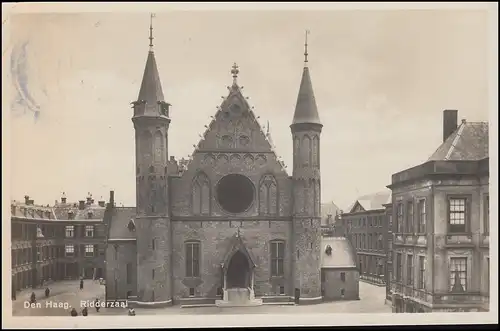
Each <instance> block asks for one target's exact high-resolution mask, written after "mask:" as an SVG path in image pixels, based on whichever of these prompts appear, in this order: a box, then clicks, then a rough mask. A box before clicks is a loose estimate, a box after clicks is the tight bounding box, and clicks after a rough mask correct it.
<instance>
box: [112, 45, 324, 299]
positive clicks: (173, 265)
mask: <svg viewBox="0 0 500 331" xmlns="http://www.w3.org/2000/svg"><path fill="white" fill-rule="evenodd" d="M151 38H152V37H151ZM151 40H152V39H151ZM306 50H307V48H306ZM231 73H232V75H233V82H232V85H231V86H230V87H228V90H229V93H228V95H227V96H226V97H225V98H223V99H224V100H223V102H222V104H221V105H220V107H218V110H217V112H216V113H215V114H214V116H213V117H212V121H211V122H210V123H208V125H206V131H205V133H204V135H203V138H202V140H201V141H200V142H199V143H198V144H197V145H195V150H194V152H193V155H192V157H191V158H190V159H189V160H188V162H187V164H184V165H182V166H181V165H180V162H177V161H176V160H175V159H174V158H172V157H169V156H168V141H169V138H168V131H169V126H170V123H171V120H173V119H172V118H171V117H170V104H169V103H167V102H166V101H165V99H164V96H163V90H162V87H161V83H160V77H159V74H158V70H157V66H156V60H155V54H154V51H153V49H152V45H150V51H149V53H148V56H147V61H146V67H145V70H144V74H143V80H142V85H141V88H140V91H139V96H138V98H137V101H135V102H133V117H132V122H133V124H134V128H135V132H136V135H135V138H136V170H137V173H136V194H137V199H136V201H137V205H136V213H135V215H134V212H133V211H132V210H128V211H122V212H116V214H113V217H112V220H111V227H110V236H109V239H108V246H107V250H106V261H107V268H106V292H107V296H108V298H110V299H125V298H129V299H130V302H131V303H134V304H136V305H138V306H147V307H150V306H161V305H169V304H173V303H183V302H195V301H197V302H201V301H203V302H212V303H213V302H214V301H215V300H216V299H217V300H219V301H218V302H227V301H228V299H230V296H231V295H232V294H231V293H233V292H234V291H236V292H238V291H240V290H241V291H240V292H244V293H240V292H238V293H239V294H241V295H244V296H246V297H247V298H248V299H249V301H252V300H253V298H254V297H258V298H259V297H260V298H262V300H266V298H269V297H276V296H282V297H294V296H296V295H297V296H299V293H300V302H301V303H315V302H320V301H321V300H322V297H321V284H320V282H321V275H320V249H321V248H320V247H321V229H320V222H321V204H320V201H321V200H320V185H321V184H320V179H321V176H320V134H321V129H322V124H321V122H320V120H319V116H318V110H317V107H316V102H315V98H314V93H313V89H312V84H311V79H310V74H309V68H308V67H307V51H306V61H305V65H304V68H303V70H302V80H301V83H300V88H299V93H298V98H297V104H296V108H295V113H294V116H293V121H292V123H291V125H290V128H291V139H292V141H293V156H294V157H293V163H294V164H293V174H292V176H289V174H288V173H287V172H286V170H285V168H284V165H283V163H281V162H280V161H279V159H278V157H277V155H276V153H275V152H274V149H273V147H272V144H271V143H270V139H269V138H270V137H269V135H266V134H265V133H264V130H262V128H261V126H260V124H259V123H258V121H257V116H256V115H255V113H254V112H253V110H252V107H250V106H249V104H248V103H247V100H246V98H245V97H244V96H243V94H242V88H241V87H240V86H239V84H238V81H237V78H238V73H239V70H238V67H237V66H236V64H235V65H234V66H233V68H232V71H231ZM183 113H184V112H179V113H178V114H179V116H182V114H183ZM290 115H292V114H290ZM186 116H188V115H186ZM172 125H175V121H174V122H173V123H172ZM123 284H125V286H123Z"/></svg>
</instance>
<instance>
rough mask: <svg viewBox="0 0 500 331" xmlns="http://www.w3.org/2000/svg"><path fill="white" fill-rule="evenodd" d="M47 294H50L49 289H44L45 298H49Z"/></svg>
mask: <svg viewBox="0 0 500 331" xmlns="http://www.w3.org/2000/svg"><path fill="white" fill-rule="evenodd" d="M49 294H50V290H49V288H48V287H47V288H46V289H45V297H46V298H48V297H49Z"/></svg>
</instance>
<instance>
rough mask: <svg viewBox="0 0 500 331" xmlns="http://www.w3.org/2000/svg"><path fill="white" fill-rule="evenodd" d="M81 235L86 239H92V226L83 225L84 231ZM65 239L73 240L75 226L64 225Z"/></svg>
mask: <svg viewBox="0 0 500 331" xmlns="http://www.w3.org/2000/svg"><path fill="white" fill-rule="evenodd" d="M83 235H84V236H85V237H87V238H93V237H94V226H93V225H85V230H84V232H83ZM65 237H66V238H74V237H75V226H74V225H66V227H65Z"/></svg>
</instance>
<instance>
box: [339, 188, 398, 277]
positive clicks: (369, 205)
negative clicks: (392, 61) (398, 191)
mask: <svg viewBox="0 0 500 331" xmlns="http://www.w3.org/2000/svg"><path fill="white" fill-rule="evenodd" d="M389 198H390V191H388V190H387V191H384V192H377V193H373V194H368V195H364V196H362V197H359V198H358V199H356V201H355V202H354V203H353V204H352V206H351V207H350V208H349V211H348V212H346V213H343V214H341V215H340V219H341V224H342V227H343V231H344V232H345V234H346V237H347V238H349V239H350V240H351V242H352V244H353V246H354V247H355V249H356V255H357V265H358V269H359V273H360V279H361V280H363V281H366V282H368V283H371V284H374V285H378V286H383V285H385V283H386V276H385V275H386V269H387V265H386V260H387V250H386V247H387V217H386V208H385V206H384V205H385V204H386V203H387V202H388V201H389Z"/></svg>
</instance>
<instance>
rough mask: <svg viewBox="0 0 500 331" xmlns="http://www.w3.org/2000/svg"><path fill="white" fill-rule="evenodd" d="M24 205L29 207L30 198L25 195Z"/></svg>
mask: <svg viewBox="0 0 500 331" xmlns="http://www.w3.org/2000/svg"><path fill="white" fill-rule="evenodd" d="M24 203H25V204H26V205H29V204H30V196H29V195H25V196H24Z"/></svg>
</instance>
